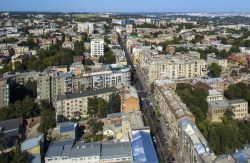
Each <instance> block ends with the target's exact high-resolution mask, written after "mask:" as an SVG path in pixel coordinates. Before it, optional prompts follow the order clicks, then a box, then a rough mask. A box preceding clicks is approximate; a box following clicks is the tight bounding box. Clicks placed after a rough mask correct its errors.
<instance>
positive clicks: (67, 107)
mask: <svg viewBox="0 0 250 163" xmlns="http://www.w3.org/2000/svg"><path fill="white" fill-rule="evenodd" d="M115 92H117V89H116V88H115V87H111V88H105V89H100V90H89V91H82V92H79V93H71V94H65V95H58V96H57V99H56V101H55V102H54V106H55V108H56V115H57V116H58V115H63V116H65V117H67V118H69V119H70V118H74V117H87V116H88V115H87V109H88V98H90V97H93V96H96V97H101V98H103V99H104V100H106V101H107V100H109V95H111V94H112V93H115Z"/></svg>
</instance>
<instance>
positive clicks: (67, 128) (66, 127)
mask: <svg viewBox="0 0 250 163" xmlns="http://www.w3.org/2000/svg"><path fill="white" fill-rule="evenodd" d="M76 125H77V124H76V123H72V122H63V123H58V124H57V126H59V129H60V133H64V132H71V131H75V127H76Z"/></svg>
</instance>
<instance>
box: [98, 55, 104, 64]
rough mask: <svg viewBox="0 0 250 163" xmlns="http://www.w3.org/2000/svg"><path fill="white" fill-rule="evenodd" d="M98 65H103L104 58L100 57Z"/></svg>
mask: <svg viewBox="0 0 250 163" xmlns="http://www.w3.org/2000/svg"><path fill="white" fill-rule="evenodd" d="M98 62H99V63H104V57H103V56H102V55H101V56H100V57H99V60H98Z"/></svg>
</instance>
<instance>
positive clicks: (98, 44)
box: [90, 39, 104, 57]
mask: <svg viewBox="0 0 250 163" xmlns="http://www.w3.org/2000/svg"><path fill="white" fill-rule="evenodd" d="M90 55H91V57H94V56H96V57H99V56H103V55H104V39H92V40H91V54H90Z"/></svg>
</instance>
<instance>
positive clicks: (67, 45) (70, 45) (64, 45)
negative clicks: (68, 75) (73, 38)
mask: <svg viewBox="0 0 250 163" xmlns="http://www.w3.org/2000/svg"><path fill="white" fill-rule="evenodd" d="M62 48H66V49H72V50H74V48H75V45H74V43H73V42H69V41H65V42H64V43H62Z"/></svg>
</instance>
